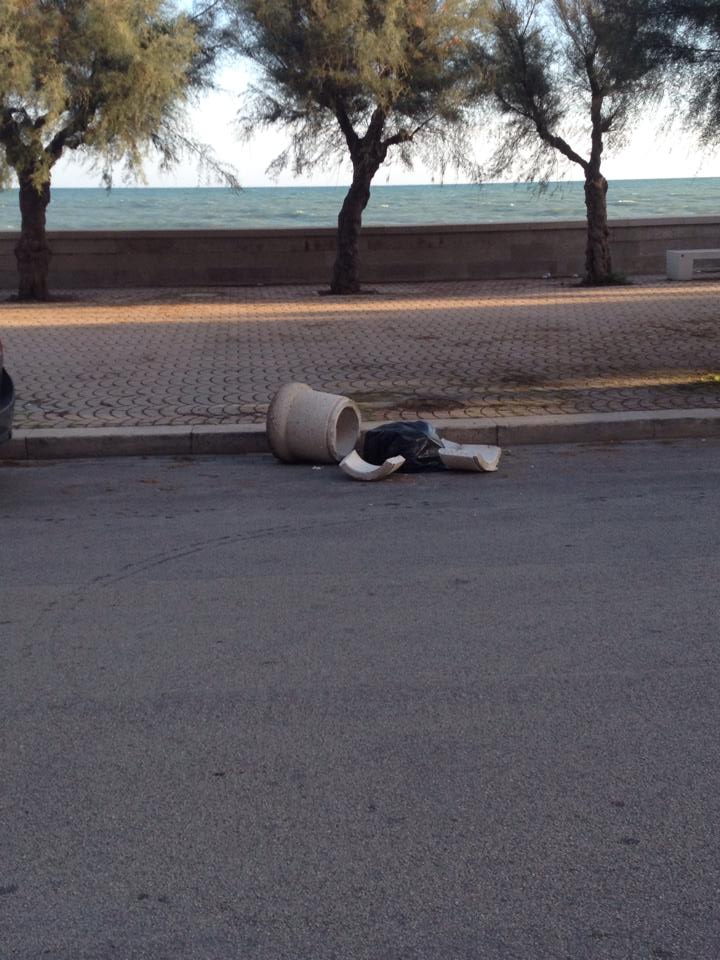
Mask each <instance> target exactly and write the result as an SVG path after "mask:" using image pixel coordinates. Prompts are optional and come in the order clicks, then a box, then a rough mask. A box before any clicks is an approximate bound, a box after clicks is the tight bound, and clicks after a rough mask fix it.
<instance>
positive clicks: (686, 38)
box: [645, 0, 720, 147]
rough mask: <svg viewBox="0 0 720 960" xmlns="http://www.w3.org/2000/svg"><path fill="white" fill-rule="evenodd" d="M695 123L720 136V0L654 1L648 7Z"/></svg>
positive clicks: (708, 140) (712, 138)
mask: <svg viewBox="0 0 720 960" xmlns="http://www.w3.org/2000/svg"><path fill="white" fill-rule="evenodd" d="M645 13H646V17H647V25H646V29H647V26H649V27H650V28H651V30H652V31H653V33H654V38H655V43H656V50H657V53H658V54H659V55H661V56H663V57H664V59H665V62H666V64H667V67H668V69H669V71H670V73H671V75H672V78H673V81H674V85H675V89H676V92H677V93H678V94H679V98H680V102H681V103H682V104H684V106H685V110H684V113H685V117H686V119H687V121H688V122H689V125H690V126H691V127H692V128H694V129H695V130H696V131H698V132H699V134H700V139H701V142H702V144H703V145H704V146H707V147H713V146H716V145H717V143H718V141H720V0H652V2H650V3H648V6H647V9H646V11H645Z"/></svg>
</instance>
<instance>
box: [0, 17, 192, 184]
mask: <svg viewBox="0 0 720 960" xmlns="http://www.w3.org/2000/svg"><path fill="white" fill-rule="evenodd" d="M197 54H198V44H197V42H196V24H195V23H194V22H193V20H192V19H191V18H190V17H188V16H179V15H177V14H176V13H175V12H174V11H173V10H172V8H171V7H170V6H169V5H168V4H167V3H166V2H165V0H0V62H2V63H3V64H4V69H3V70H2V73H0V182H4V183H5V184H7V183H8V182H9V181H10V179H11V174H12V172H13V171H14V172H15V173H16V174H17V175H18V176H21V175H22V176H24V177H28V176H29V177H31V178H32V181H33V183H34V184H35V186H36V187H37V188H38V190H39V189H40V188H41V187H42V185H43V184H46V183H48V182H49V179H50V172H51V169H52V167H53V165H54V164H55V162H56V161H57V160H58V159H59V158H60V157H61V156H62V154H63V153H64V151H66V150H79V151H81V152H82V153H88V154H90V155H92V156H93V157H94V158H96V159H97V160H98V162H99V163H100V164H101V168H102V172H103V176H104V178H105V180H106V181H107V182H108V183H109V182H110V177H111V172H112V169H113V167H114V166H115V165H116V164H117V163H118V162H119V161H121V160H122V161H124V163H125V165H126V169H127V171H128V172H129V173H131V174H138V173H140V171H141V168H142V161H143V158H144V155H145V153H146V151H147V149H148V147H150V146H152V147H154V148H156V149H158V150H159V151H160V153H161V155H162V157H163V160H164V161H165V162H166V163H171V162H172V161H174V160H175V159H176V158H177V155H178V153H179V152H180V150H181V149H182V148H183V147H184V146H187V145H190V144H191V141H190V140H189V139H188V138H187V137H186V136H185V134H184V132H183V124H182V117H183V108H184V106H185V104H186V100H187V96H188V90H189V87H190V84H191V80H192V76H191V70H192V67H193V65H194V63H195V60H194V58H195V57H196V56H197Z"/></svg>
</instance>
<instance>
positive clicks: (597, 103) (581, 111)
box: [493, 0, 663, 284]
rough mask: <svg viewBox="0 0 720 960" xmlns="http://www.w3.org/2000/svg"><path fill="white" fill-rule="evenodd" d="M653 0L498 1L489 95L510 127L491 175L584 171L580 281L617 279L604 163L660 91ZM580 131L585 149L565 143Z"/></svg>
mask: <svg viewBox="0 0 720 960" xmlns="http://www.w3.org/2000/svg"><path fill="white" fill-rule="evenodd" d="M649 2H650V0H549V3H548V4H546V5H543V4H542V3H541V2H540V0H498V2H497V8H496V15H495V29H494V45H493V56H494V65H495V66H494V68H495V88H494V89H495V96H496V100H497V103H498V105H499V108H500V111H501V114H502V115H503V116H504V117H505V120H506V124H505V128H504V132H503V137H502V141H501V146H500V148H499V151H498V154H497V156H496V163H495V169H496V171H498V170H501V169H505V170H507V169H511V168H512V167H513V166H514V165H516V164H518V162H519V163H520V164H522V165H523V166H524V168H525V169H526V171H527V175H528V178H529V179H533V178H535V177H539V178H540V179H541V180H545V181H546V180H547V179H548V178H549V177H550V175H551V172H552V170H553V169H554V168H555V162H556V160H557V157H558V155H560V156H562V157H563V158H564V159H565V160H568V161H570V162H571V163H574V164H577V165H578V166H579V167H580V168H581V169H582V171H583V177H584V182H585V207H586V211H587V227H588V229H587V245H586V256H585V282H586V283H589V284H603V283H609V282H612V281H613V279H614V275H613V270H612V261H611V254H610V235H609V230H608V220H607V191H608V182H607V180H606V179H605V177H604V176H603V173H602V168H601V167H602V157H603V153H604V150H605V147H606V145H607V143H608V142H610V143H612V142H613V141H615V142H617V141H618V140H620V139H622V137H623V135H624V134H625V132H626V130H627V127H628V124H629V121H630V120H631V119H632V118H633V116H634V115H635V113H636V112H637V111H639V110H640V108H641V107H643V106H644V105H647V104H648V103H649V102H651V101H652V100H653V99H654V98H659V97H660V95H661V91H662V66H663V58H662V56H661V55H660V53H659V51H658V48H657V43H656V38H655V27H654V25H653V24H652V23H651V22H650V20H649V19H648V17H647V7H648V3H649ZM578 123H582V124H583V125H584V126H585V128H586V129H587V131H588V133H589V149H588V150H587V151H586V152H582V151H581V150H580V149H575V148H574V147H573V146H571V144H570V140H571V139H573V137H572V135H571V133H569V132H568V130H567V128H568V127H569V128H570V130H573V129H574V128H575V127H576V126H577V125H578Z"/></svg>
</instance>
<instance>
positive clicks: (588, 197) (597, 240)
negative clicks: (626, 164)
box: [585, 173, 612, 283]
mask: <svg viewBox="0 0 720 960" xmlns="http://www.w3.org/2000/svg"><path fill="white" fill-rule="evenodd" d="M607 191H608V182H607V180H606V179H605V177H603V175H602V174H601V173H598V174H596V176H594V177H592V176H589V177H587V179H586V180H585V208H586V210H587V248H586V251H585V282H586V283H607V281H608V280H609V279H610V278H611V276H612V262H611V259H610V231H609V229H608V218H607Z"/></svg>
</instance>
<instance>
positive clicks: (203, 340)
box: [0, 278, 720, 427]
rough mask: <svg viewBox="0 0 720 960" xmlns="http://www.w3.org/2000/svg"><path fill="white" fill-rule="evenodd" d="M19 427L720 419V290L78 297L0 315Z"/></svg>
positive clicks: (524, 287) (499, 288)
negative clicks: (312, 395) (309, 420)
mask: <svg viewBox="0 0 720 960" xmlns="http://www.w3.org/2000/svg"><path fill="white" fill-rule="evenodd" d="M0 335H1V336H2V338H3V341H4V343H5V348H6V363H7V364H8V368H9V369H10V370H11V372H12V374H13V376H14V379H15V382H16V387H17V392H18V408H17V426H20V427H53V426H108V425H114V426H145V425H152V424H162V425H167V424H213V423H217V424H219V423H227V422H236V421H256V422H257V421H262V420H263V419H264V416H265V412H266V410H267V405H268V403H269V401H270V398H271V397H272V395H273V393H274V392H275V390H276V389H277V388H278V387H279V386H280V385H281V384H282V383H285V382H287V381H288V380H302V381H305V382H307V383H309V384H311V385H312V386H314V387H318V388H320V389H323V390H329V391H333V392H341V393H344V394H348V395H349V396H351V397H353V398H354V399H355V400H356V401H357V402H358V403H359V404H360V407H361V408H362V410H363V414H364V416H365V417H366V419H382V418H397V417H405V418H415V417H442V418H446V417H493V416H515V415H523V414H534V415H537V414H568V413H604V412H609V411H631V410H632V411H636V410H664V409H678V408H694V407H717V406H720V282H718V281H714V280H713V281H711V280H703V281H695V282H692V283H672V284H670V283H668V282H667V281H665V280H662V279H659V278H649V279H648V278H643V279H642V280H639V281H637V282H636V283H635V284H634V285H632V286H627V287H611V288H606V289H602V290H586V289H582V288H579V287H577V286H575V285H573V284H572V283H571V282H566V283H564V284H563V283H561V282H560V281H554V280H553V281H540V280H537V281H497V282H476V283H429V284H392V285H391V284H385V285H382V286H381V287H379V288H378V289H377V291H376V292H374V293H371V294H367V295H363V296H358V297H352V298H336V297H324V296H318V292H317V290H316V289H315V288H313V287H302V286H295V287H255V288H208V289H182V290H134V291H82V292H79V293H78V294H77V295H73V298H72V299H70V298H69V297H68V298H65V299H62V300H59V301H58V302H54V303H49V304H43V305H36V304H35V305H31V304H17V303H2V304H1V305H0Z"/></svg>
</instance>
